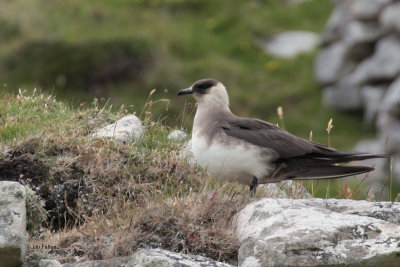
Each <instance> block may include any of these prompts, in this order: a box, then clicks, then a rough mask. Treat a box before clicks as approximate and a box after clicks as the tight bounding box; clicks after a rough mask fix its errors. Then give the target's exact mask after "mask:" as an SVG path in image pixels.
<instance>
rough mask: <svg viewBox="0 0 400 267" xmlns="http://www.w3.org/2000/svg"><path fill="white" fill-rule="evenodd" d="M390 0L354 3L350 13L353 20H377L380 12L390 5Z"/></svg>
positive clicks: (367, 0)
mask: <svg viewBox="0 0 400 267" xmlns="http://www.w3.org/2000/svg"><path fill="white" fill-rule="evenodd" d="M391 2H392V0H361V1H355V2H354V3H353V5H352V7H351V12H352V14H353V15H354V18H355V19H360V20H372V19H377V18H378V16H379V13H380V12H381V10H382V9H383V8H384V7H385V6H387V5H388V4H390V3H391Z"/></svg>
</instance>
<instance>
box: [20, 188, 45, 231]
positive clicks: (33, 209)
mask: <svg viewBox="0 0 400 267" xmlns="http://www.w3.org/2000/svg"><path fill="white" fill-rule="evenodd" d="M25 191H26V230H27V231H28V233H29V234H31V235H32V234H35V233H37V232H38V231H39V230H40V228H41V227H42V224H43V222H44V221H45V220H46V218H47V212H46V210H45V209H44V207H43V206H44V205H43V203H42V200H41V199H40V197H39V196H38V195H37V194H36V193H35V192H34V191H33V190H32V189H30V188H29V187H28V186H25Z"/></svg>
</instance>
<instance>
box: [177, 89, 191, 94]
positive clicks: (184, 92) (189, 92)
mask: <svg viewBox="0 0 400 267" xmlns="http://www.w3.org/2000/svg"><path fill="white" fill-rule="evenodd" d="M189 94H193V90H192V88H186V89H182V90H180V91H179V92H178V96H181V95H189Z"/></svg>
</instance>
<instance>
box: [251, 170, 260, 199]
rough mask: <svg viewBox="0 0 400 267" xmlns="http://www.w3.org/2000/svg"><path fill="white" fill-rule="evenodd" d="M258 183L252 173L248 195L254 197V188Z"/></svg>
mask: <svg viewBox="0 0 400 267" xmlns="http://www.w3.org/2000/svg"><path fill="white" fill-rule="evenodd" d="M257 185H258V178H257V177H255V176H254V175H253V181H252V182H251V185H250V196H251V197H254V196H255V195H256V189H257Z"/></svg>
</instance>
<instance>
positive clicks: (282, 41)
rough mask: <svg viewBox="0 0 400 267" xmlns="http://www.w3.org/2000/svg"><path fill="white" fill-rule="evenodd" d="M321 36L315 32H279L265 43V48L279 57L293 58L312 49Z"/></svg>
mask: <svg viewBox="0 0 400 267" xmlns="http://www.w3.org/2000/svg"><path fill="white" fill-rule="evenodd" d="M318 41H319V37H318V35H317V34H315V33H313V32H305V31H288V32H283V33H280V34H277V35H275V36H273V37H271V38H269V39H268V40H266V41H265V42H264V43H263V48H264V50H265V51H266V52H267V53H268V54H270V55H272V56H274V57H278V58H292V57H295V56H297V55H299V54H303V53H307V52H310V51H312V50H313V49H314V48H315V47H316V46H317V44H318Z"/></svg>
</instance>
